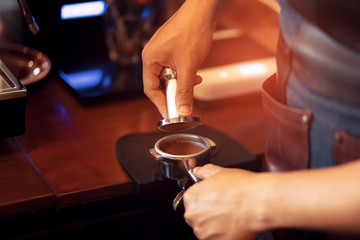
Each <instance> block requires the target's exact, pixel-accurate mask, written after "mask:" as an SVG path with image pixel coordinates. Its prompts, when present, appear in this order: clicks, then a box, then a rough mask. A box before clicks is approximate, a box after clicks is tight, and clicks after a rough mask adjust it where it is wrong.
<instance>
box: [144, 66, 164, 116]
mask: <svg viewBox="0 0 360 240" xmlns="http://www.w3.org/2000/svg"><path fill="white" fill-rule="evenodd" d="M161 69H162V67H161V66H155V67H153V68H151V67H146V66H145V65H144V67H143V85H144V93H145V95H146V96H147V97H148V98H149V99H150V100H151V101H152V102H153V103H154V104H155V106H156V107H157V109H158V110H159V112H160V114H161V115H162V116H163V117H164V118H166V117H167V107H166V97H165V94H164V91H163V89H162V88H161V85H160V79H159V77H158V76H159V74H160V71H161Z"/></svg>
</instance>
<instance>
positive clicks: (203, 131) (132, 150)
mask: <svg viewBox="0 0 360 240" xmlns="http://www.w3.org/2000/svg"><path fill="white" fill-rule="evenodd" d="M176 133H179V132H175V133H169V132H150V133H132V134H128V135H125V136H122V137H120V138H119V139H118V140H117V142H116V153H117V156H118V159H119V162H120V164H121V166H122V167H123V169H124V170H125V172H126V173H127V174H128V176H129V177H130V178H131V179H132V180H133V182H134V184H135V186H136V191H137V194H138V195H139V197H140V198H142V199H147V200H151V199H164V198H169V199H171V198H173V197H174V196H175V195H176V193H177V192H178V191H179V187H178V183H177V181H175V180H169V179H164V178H162V177H161V176H160V174H159V173H158V171H157V167H156V160H155V159H154V158H152V156H151V155H150V152H149V150H150V149H151V148H154V145H155V143H156V141H157V140H159V139H160V138H162V137H164V136H167V135H170V134H176ZM181 133H193V134H197V135H201V136H204V137H208V138H210V139H211V140H213V141H214V142H215V143H216V149H214V150H212V152H211V157H210V163H213V164H215V165H218V166H222V167H233V168H242V169H246V170H250V171H256V172H257V171H260V169H261V164H262V163H261V159H258V158H256V157H255V156H254V155H253V154H252V153H251V152H250V151H249V150H247V149H246V148H245V147H244V146H243V145H241V144H240V143H239V142H237V141H235V140H234V139H232V138H230V137H229V136H227V135H225V134H223V133H221V132H219V131H217V130H215V129H214V128H211V127H209V126H206V125H202V126H199V127H197V128H194V129H191V130H188V131H182V132H181Z"/></svg>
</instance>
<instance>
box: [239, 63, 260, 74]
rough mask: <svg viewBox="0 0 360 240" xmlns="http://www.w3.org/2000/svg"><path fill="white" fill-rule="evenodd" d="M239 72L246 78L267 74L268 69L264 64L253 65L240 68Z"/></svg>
mask: <svg viewBox="0 0 360 240" xmlns="http://www.w3.org/2000/svg"><path fill="white" fill-rule="evenodd" d="M238 72H239V73H240V74H242V75H244V76H251V75H260V74H264V73H265V72H266V67H265V65H264V64H262V63H252V64H247V65H243V66H240V67H239V68H238Z"/></svg>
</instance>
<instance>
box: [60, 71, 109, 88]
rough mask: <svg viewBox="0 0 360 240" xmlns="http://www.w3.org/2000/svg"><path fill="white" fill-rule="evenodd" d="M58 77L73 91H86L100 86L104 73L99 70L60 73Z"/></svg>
mask: <svg viewBox="0 0 360 240" xmlns="http://www.w3.org/2000/svg"><path fill="white" fill-rule="evenodd" d="M59 75H60V77H62V78H63V79H64V80H65V81H66V82H67V83H68V84H69V85H70V86H71V87H73V88H74V89H88V88H94V87H97V86H98V85H99V84H101V81H102V79H103V77H104V72H103V71H102V70H101V69H90V70H85V71H78V72H72V73H68V74H65V73H64V72H61V71H60V72H59Z"/></svg>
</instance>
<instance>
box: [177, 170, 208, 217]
mask: <svg viewBox="0 0 360 240" xmlns="http://www.w3.org/2000/svg"><path fill="white" fill-rule="evenodd" d="M187 173H188V175H189V177H190V180H191V182H192V184H194V183H197V182H199V181H201V179H200V178H198V177H196V176H195V175H194V173H193V170H192V169H190V170H189V171H187ZM185 191H186V189H182V190H181V191H180V192H179V193H178V194H177V195H176V197H175V199H174V201H173V205H172V207H173V209H174V211H176V209H177V208H178V206H179V204H180V203H181V202H182V200H183V196H184V193H185Z"/></svg>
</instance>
